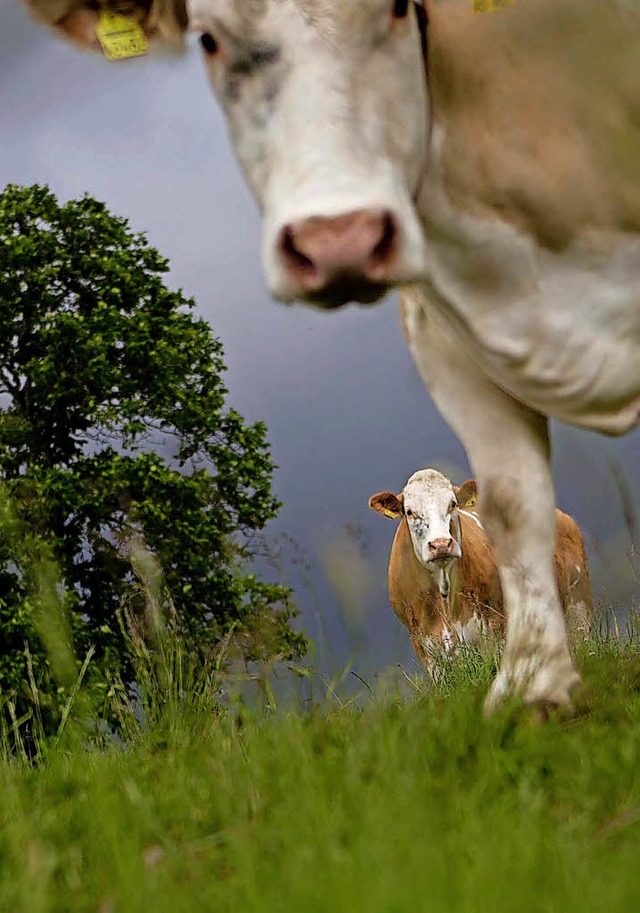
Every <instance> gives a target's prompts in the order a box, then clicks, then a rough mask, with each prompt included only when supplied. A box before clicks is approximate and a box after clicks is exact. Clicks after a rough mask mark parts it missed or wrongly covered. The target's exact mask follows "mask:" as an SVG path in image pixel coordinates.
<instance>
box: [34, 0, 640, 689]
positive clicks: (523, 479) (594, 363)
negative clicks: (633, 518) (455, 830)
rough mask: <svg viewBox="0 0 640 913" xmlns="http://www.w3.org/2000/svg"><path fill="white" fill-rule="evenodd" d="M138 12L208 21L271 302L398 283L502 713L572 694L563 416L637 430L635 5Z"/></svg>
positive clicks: (639, 93) (574, 0)
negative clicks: (492, 595) (484, 544)
mask: <svg viewBox="0 0 640 913" xmlns="http://www.w3.org/2000/svg"><path fill="white" fill-rule="evenodd" d="M27 2H28V3H30V6H31V7H32V9H33V10H34V12H35V14H36V15H37V16H38V17H39V18H41V19H43V20H45V21H47V22H49V23H51V24H53V25H55V26H56V27H57V28H58V30H59V31H61V32H62V33H65V34H67V35H69V36H70V37H72V38H73V39H74V40H75V41H77V42H79V43H81V44H84V45H87V46H93V45H95V44H96V23H97V17H98V13H97V9H98V8H99V7H105V6H110V5H111V6H113V5H116V6H121V5H122V4H121V3H118V2H115V0H27ZM125 6H126V7H127V8H132V9H133V10H134V12H135V14H136V16H137V18H138V19H139V21H140V23H141V25H142V27H143V28H144V29H145V30H146V31H147V32H148V33H149V34H154V33H155V32H163V33H165V34H180V33H182V32H183V31H186V30H193V31H195V32H197V33H199V34H200V35H201V43H202V53H203V59H204V63H205V65H206V67H207V70H208V74H209V78H210V81H211V84H212V86H213V89H214V91H215V93H216V95H217V96H218V98H219V100H220V102H221V104H222V107H223V108H224V111H225V114H226V117H227V120H228V124H229V130H230V134H231V140H232V142H233V145H234V148H235V151H236V154H237V157H238V159H239V161H240V164H241V166H242V168H243V171H244V173H245V175H246V178H247V180H248V182H249V184H250V186H251V188H252V189H253V192H254V194H255V196H256V199H257V201H258V203H259V205H260V208H261V210H262V213H263V224H264V232H263V245H262V250H263V264H264V273H265V276H266V280H267V284H268V286H269V288H270V290H271V292H272V293H273V295H274V296H275V297H276V298H280V299H283V300H294V299H301V300H307V301H312V302H316V303H317V304H319V305H323V306H327V307H336V306H339V305H341V304H344V303H346V302H348V301H350V300H355V301H360V302H374V301H376V300H378V299H380V298H381V297H382V296H383V295H384V294H385V293H386V292H387V291H388V290H389V289H390V288H393V287H401V291H402V294H401V311H402V319H403V324H404V330H405V334H406V337H407V339H408V342H409V347H410V350H411V352H412V355H413V357H414V359H415V361H416V364H417V366H418V369H419V370H420V372H421V374H422V376H423V378H424V380H425V382H426V384H427V387H428V388H429V391H430V393H431V396H432V397H433V400H434V402H435V403H436V405H437V407H438V408H439V410H440V411H441V413H442V415H443V417H444V418H445V420H446V421H447V422H448V423H449V425H450V426H451V428H452V429H453V430H454V431H455V432H456V433H457V434H458V436H459V437H460V439H461V440H462V442H463V444H464V445H465V448H466V450H467V454H468V456H469V460H470V463H471V465H472V467H473V471H474V474H475V476H476V477H477V479H478V485H479V487H480V491H481V496H482V503H481V513H482V520H483V523H484V525H485V527H486V529H487V533H488V535H489V538H490V540H491V542H492V544H493V547H494V549H495V555H496V561H497V564H498V568H499V572H500V580H501V586H502V591H503V595H504V602H505V608H506V612H507V616H508V620H509V622H508V630H507V643H506V647H505V651H504V655H503V660H502V665H501V669H500V672H499V674H498V676H497V678H496V680H495V681H494V683H493V685H492V688H491V692H490V695H489V698H488V706H489V707H491V706H492V705H493V704H495V703H496V702H497V701H499V700H501V699H502V697H504V695H506V694H508V693H510V692H514V691H515V692H519V693H521V694H522V695H523V697H524V699H525V700H526V701H532V702H535V701H543V702H548V703H555V704H563V703H568V702H569V701H570V695H571V691H572V689H573V687H574V686H575V685H576V683H577V682H578V681H579V676H578V673H577V671H576V669H575V667H574V664H573V662H572V659H571V656H570V653H569V648H568V641H567V634H566V628H565V623H564V618H563V614H562V607H561V604H560V598H559V594H558V587H557V583H556V579H555V574H554V566H553V549H554V530H555V515H554V492H553V485H552V481H551V474H550V471H549V435H548V418H549V417H553V418H556V419H560V420H562V421H565V422H570V423H572V424H574V425H577V426H579V427H583V428H591V429H594V430H597V431H600V432H605V433H608V434H622V433H624V432H626V431H628V430H629V429H631V428H632V427H633V426H634V425H635V424H636V423H637V421H638V416H639V414H640V113H639V112H640V67H639V66H638V60H639V59H640V3H636V2H629V0H606V2H604V0H516V2H515V3H513V4H511V5H510V6H509V7H508V8H505V9H504V10H502V11H500V12H495V13H492V14H490V15H479V14H477V13H474V11H473V4H472V0H428V2H427V5H426V14H428V26H426V25H425V19H426V18H427V17H426V16H425V8H424V6H423V4H422V2H420V3H413V2H409V0H357V2H356V0H233V2H230V0H126V3H125ZM531 490H534V491H535V493H536V496H535V498H531V497H529V492H530V491H531Z"/></svg>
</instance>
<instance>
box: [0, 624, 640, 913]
mask: <svg viewBox="0 0 640 913" xmlns="http://www.w3.org/2000/svg"><path fill="white" fill-rule="evenodd" d="M579 659H580V666H581V668H582V670H583V672H584V676H585V681H586V688H587V696H586V698H585V699H584V701H583V705H582V709H581V711H580V712H579V713H578V714H576V715H574V716H573V717H572V718H565V719H562V718H552V719H550V720H549V721H548V722H546V723H545V724H544V725H539V724H536V723H535V721H534V720H533V719H532V717H531V715H530V713H529V712H527V711H526V710H524V709H523V708H521V707H518V706H511V707H505V709H504V710H503V711H502V712H501V713H500V714H498V715H497V716H495V717H493V718H491V719H486V718H484V717H483V715H482V712H481V707H482V699H483V696H484V694H485V692H486V688H487V683H488V681H489V679H490V676H491V675H492V673H493V666H494V662H493V661H492V660H484V659H482V658H481V657H479V656H478V655H476V654H472V653H469V654H468V656H466V657H464V658H463V660H462V661H461V662H460V663H459V664H458V665H457V666H454V667H447V668H446V669H445V671H444V674H443V677H442V680H441V681H440V683H439V684H438V686H436V687H433V686H428V685H427V683H426V681H425V680H423V679H421V678H420V677H416V678H412V679H411V682H410V683H409V681H405V680H404V679H403V681H405V685H406V688H405V689H403V690H402V691H401V690H400V689H396V690H394V689H386V691H385V692H384V693H382V692H381V693H379V694H378V693H374V692H372V691H369V690H368V688H366V687H365V685H364V684H363V685H362V689H361V691H360V692H359V693H357V694H355V695H354V694H351V696H350V697H348V696H347V695H346V694H345V695H344V696H341V686H340V683H334V687H331V688H330V689H327V690H326V691H325V695H324V697H316V698H315V699H314V700H313V701H312V702H303V701H299V702H296V701H295V700H293V701H292V700H291V699H289V700H288V701H287V702H285V703H284V704H283V705H282V706H279V707H278V706H276V698H275V696H274V695H273V693H272V692H269V693H268V696H267V699H266V700H264V701H263V703H262V704H261V705H257V704H256V703H255V702H254V706H253V707H250V706H248V704H247V701H246V700H245V701H240V700H239V699H233V698H229V697H228V696H227V697H226V698H225V700H224V701H223V705H224V706H221V699H220V682H219V681H218V680H217V679H216V677H215V676H213V677H212V678H211V679H210V680H209V681H208V682H204V681H202V680H201V681H200V682H199V683H196V682H194V683H192V685H193V687H191V686H190V683H189V682H188V681H186V680H184V681H183V680H180V681H179V676H177V677H176V676H174V677H173V680H172V682H170V683H169V686H168V688H165V690H164V692H162V689H159V690H157V691H155V692H154V691H153V689H150V690H149V691H148V693H147V697H146V704H145V705H144V707H141V706H138V708H137V711H136V713H135V714H132V715H131V717H130V723H129V725H128V727H127V726H125V727H124V728H123V732H124V736H123V737H122V738H120V739H117V740H113V739H112V740H109V739H108V738H104V737H103V738H102V739H97V738H96V737H95V735H94V736H88V735H87V730H86V727H85V729H84V730H82V727H81V725H80V724H79V723H75V724H74V723H72V722H70V723H69V725H68V726H67V727H66V728H65V730H64V732H63V733H62V734H61V737H60V738H58V739H53V740H49V741H48V742H47V743H46V744H44V743H43V744H41V745H39V746H38V757H37V758H36V760H35V762H34V761H33V760H32V761H30V762H28V761H27V759H26V757H24V756H21V752H20V751H19V750H18V751H16V749H15V745H14V746H13V749H12V750H11V751H10V749H9V744H10V739H9V736H10V734H11V733H10V731H9V730H8V729H7V728H6V726H5V730H4V737H3V744H4V752H3V753H4V758H3V762H2V765H1V768H0V770H1V773H0V778H1V787H0V788H1V793H2V800H1V804H0V821H1V827H0V910H1V911H3V913H53V911H59V913H75V911H78V913H80V911H82V913H87V911H96V913H138V911H141V913H142V911H144V913H150V911H153V913H165V911H166V913H169V911H171V913H176V911H192V910H193V911H199V910H203V911H209V910H211V911H216V913H223V911H229V913H245V911H246V913H251V911H260V913H270V911H274V913H275V911H305V913H307V911H309V913H316V911H317V913H327V911H335V913H342V911H344V913H347V911H350V913H351V911H360V910H367V911H372V913H377V911H380V913H383V911H385V913H386V911H389V913H403V911H416V910H425V911H426V910H428V911H492V913H497V911H509V913H512V911H529V910H531V911H538V910H539V911H541V913H542V911H544V913H551V911H556V910H557V911H563V913H570V911H573V910H576V911H580V913H586V911H604V910H607V911H617V910H620V911H622V910H624V911H633V910H638V909H640V866H639V865H638V853H639V851H640V644H639V643H638V641H637V639H636V638H635V637H630V638H628V639H626V640H625V641H624V643H622V642H620V641H618V640H616V639H613V638H609V637H597V638H595V639H594V640H592V641H591V642H589V643H587V644H585V645H583V646H582V647H581V649H580V656H579ZM174 671H175V667H174Z"/></svg>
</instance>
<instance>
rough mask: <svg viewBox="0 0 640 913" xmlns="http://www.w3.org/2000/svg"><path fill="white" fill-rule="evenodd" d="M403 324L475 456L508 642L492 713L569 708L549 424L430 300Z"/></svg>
mask: <svg viewBox="0 0 640 913" xmlns="http://www.w3.org/2000/svg"><path fill="white" fill-rule="evenodd" d="M401 316H402V320H403V327H404V332H405V336H406V337H407V341H408V343H409V347H410V350H411V353H412V355H413V358H414V360H415V362H416V365H417V367H418V370H419V371H420V374H421V375H422V377H423V379H424V381H425V383H426V385H427V387H428V389H429V392H430V393H431V396H432V398H433V400H434V402H435V404H436V406H437V407H438V409H439V410H440V412H441V413H442V416H443V418H444V419H445V421H446V422H447V423H448V424H449V425H450V427H451V428H452V430H453V431H454V432H455V433H456V434H457V435H458V437H459V438H460V440H461V441H462V443H463V445H464V447H465V449H466V451H467V455H468V457H469V462H470V463H471V466H472V469H473V472H474V474H475V476H476V478H477V481H478V488H479V504H480V506H481V513H482V519H483V522H484V524H485V528H486V530H487V534H488V536H489V538H490V540H491V542H492V544H493V546H494V549H495V553H496V560H497V562H498V570H499V572H500V579H501V583H502V590H503V595H504V600H505V609H506V614H507V638H506V646H505V650H504V654H503V658H502V663H501V667H500V670H499V673H498V675H497V677H496V679H495V681H494V682H493V684H492V687H491V690H490V692H489V696H488V698H487V704H486V706H487V709H489V710H491V709H492V708H493V707H495V706H496V705H497V704H499V703H500V701H501V700H502V699H503V698H505V697H506V696H508V695H511V694H520V695H522V697H523V699H524V700H525V701H526V702H528V703H542V704H552V705H561V704H568V703H570V695H571V691H572V689H573V688H574V687H575V685H576V684H577V683H578V682H579V680H580V679H579V676H578V673H577V672H576V670H575V668H574V665H573V662H572V660H571V656H570V654H569V648H568V643H567V633H566V629H565V623H564V619H563V614H562V608H561V605H560V599H559V596H558V588H557V583H556V580H555V574H554V567H553V548H554V539H555V514H554V491H553V483H552V480H551V473H550V469H549V439H548V428H547V421H546V419H545V418H544V417H543V416H541V415H539V414H538V413H536V412H533V411H532V410H530V409H529V408H527V407H526V406H524V405H523V404H522V403H520V402H518V401H517V400H515V399H513V398H512V397H511V396H509V395H508V394H507V393H505V392H504V391H503V390H502V389H500V388H499V387H498V386H496V385H495V384H494V383H493V382H492V381H491V380H490V379H489V378H488V377H487V376H486V375H485V374H484V373H483V372H482V371H480V370H479V368H478V367H477V366H476V365H475V364H474V363H473V362H472V361H471V360H470V359H469V356H468V354H467V353H466V352H465V350H464V349H463V347H462V346H461V344H460V341H459V340H458V338H457V337H456V336H455V334H454V331H453V329H452V328H451V326H450V325H449V323H448V322H447V321H446V319H445V318H444V317H443V316H442V314H441V313H440V312H439V311H438V310H437V309H436V308H435V307H433V306H432V305H430V304H429V303H428V301H427V299H426V298H424V297H423V296H422V294H419V295H418V294H416V293H414V292H413V291H412V292H407V293H405V294H404V295H403V296H402V298H401Z"/></svg>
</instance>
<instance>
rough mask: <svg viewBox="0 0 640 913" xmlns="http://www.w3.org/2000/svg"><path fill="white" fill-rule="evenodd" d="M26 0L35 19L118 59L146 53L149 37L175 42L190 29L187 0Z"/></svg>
mask: <svg viewBox="0 0 640 913" xmlns="http://www.w3.org/2000/svg"><path fill="white" fill-rule="evenodd" d="M25 3H26V5H27V8H28V9H29V11H30V12H31V14H32V16H33V17H34V18H35V19H37V20H38V21H39V22H43V23H44V24H45V25H49V26H51V27H52V28H54V29H55V30H56V32H58V34H60V35H62V37H63V38H66V39H67V40H68V41H71V42H73V43H74V44H76V45H78V46H79V47H82V48H86V49H89V50H96V51H102V52H103V53H105V54H106V55H107V56H111V57H114V58H117V57H129V56H136V55H137V54H140V53H144V50H145V49H146V42H147V40H148V39H154V38H164V39H168V40H172V41H173V42H175V41H176V40H179V39H180V38H181V36H182V34H183V33H184V32H185V31H186V28H187V14H186V0H25ZM109 17H111V20H112V21H113V27H112V28H111V32H112V34H114V35H115V36H117V37H116V38H115V40H111V43H109V31H110V24H109ZM114 17H115V18H114ZM105 35H106V40H105ZM128 48H129V49H131V51H130V52H128V51H127V49H128Z"/></svg>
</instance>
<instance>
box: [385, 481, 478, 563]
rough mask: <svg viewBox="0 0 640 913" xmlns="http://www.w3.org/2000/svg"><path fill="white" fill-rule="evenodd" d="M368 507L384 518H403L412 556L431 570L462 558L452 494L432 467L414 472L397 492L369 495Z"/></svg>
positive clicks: (456, 503) (454, 501) (458, 521)
mask: <svg viewBox="0 0 640 913" xmlns="http://www.w3.org/2000/svg"><path fill="white" fill-rule="evenodd" d="M369 506H370V507H371V508H373V510H377V511H378V512H379V513H382V514H384V515H385V516H388V517H394V518H395V517H402V516H403V517H404V519H405V520H406V523H407V526H408V528H409V533H410V535H411V542H412V545H413V550H414V553H415V556H416V558H417V559H418V561H419V562H420V563H421V564H422V565H423V566H424V567H425V568H427V569H428V570H432V571H434V572H435V571H437V570H440V569H442V568H443V567H446V566H447V565H448V564H449V563H450V562H451V561H453V560H454V559H456V558H460V557H462V549H461V546H460V520H459V517H458V500H457V497H456V493H455V491H454V488H453V486H452V484H451V482H450V481H449V480H448V479H447V478H445V477H444V476H443V475H442V474H441V473H439V472H437V471H436V470H435V469H423V470H420V471H419V472H416V473H414V474H413V475H412V476H411V478H410V479H409V481H408V482H407V484H406V485H405V487H404V489H403V490H402V493H401V494H400V495H394V494H392V493H391V492H380V493H379V494H377V495H373V497H372V498H370V499H369Z"/></svg>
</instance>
